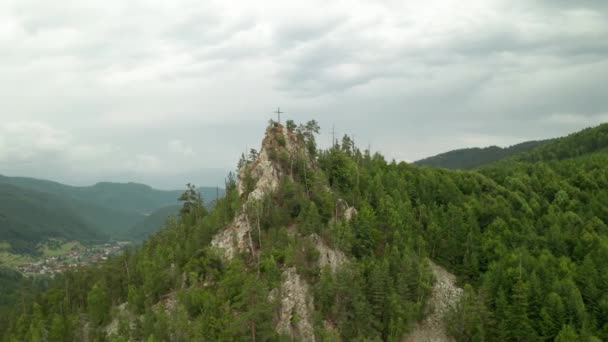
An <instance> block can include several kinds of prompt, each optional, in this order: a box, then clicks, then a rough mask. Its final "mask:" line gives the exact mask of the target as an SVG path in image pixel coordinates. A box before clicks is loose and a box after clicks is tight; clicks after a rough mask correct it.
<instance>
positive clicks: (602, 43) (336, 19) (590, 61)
mask: <svg viewBox="0 0 608 342" xmlns="http://www.w3.org/2000/svg"><path fill="white" fill-rule="evenodd" d="M607 4H608V2H607V1H602V0H600V1H584V0H581V1H566V0H563V1H561V0H545V1H541V0H538V1H536V0H527V1H518V0H505V1H501V0H497V1H490V0H468V1H461V0H452V1H446V0H441V1H437V0H424V1H406V0H402V1H392V0H389V1H379V0H373V1H372V0H369V1H367V0H363V1H358V0H357V1H355V0H345V1H341V0H336V1H316V0H308V1H299V2H295V1H293V2H292V1H288V2H285V1H275V0H273V1H241V2H240V3H239V2H237V1H206V0H179V1H177V0H172V1H161V0H137V1H125V0H103V1H81V0H62V1H44V0H38V1H33V0H3V1H2V4H0V173H2V174H6V175H20V176H34V177H42V178H49V179H53V180H57V181H61V182H66V183H69V184H89V183H94V182H96V181H99V180H111V181H138V182H146V183H149V184H151V185H153V186H156V187H160V188H182V187H183V186H182V184H184V183H186V182H188V181H191V182H194V183H196V184H197V185H214V184H216V183H218V182H219V180H221V179H222V177H223V174H224V172H226V171H227V170H232V169H234V168H235V165H236V162H237V160H238V156H239V155H240V153H241V152H242V151H244V150H245V149H246V148H251V147H254V148H257V147H259V143H260V140H261V136H262V134H263V129H264V127H265V125H266V124H267V121H268V119H269V118H270V117H271V115H272V111H273V110H275V108H276V107H277V106H281V108H282V109H283V110H284V111H285V112H286V114H284V115H285V116H286V117H289V118H292V119H294V120H295V121H307V120H309V119H312V118H315V119H317V120H318V121H319V122H320V123H321V125H322V128H323V130H322V134H321V136H320V137H319V139H320V142H321V144H322V145H327V144H329V142H330V140H331V135H330V131H331V127H332V126H333V125H335V127H336V131H337V132H338V133H339V134H344V133H348V134H349V135H353V136H354V137H355V140H356V141H357V143H358V144H360V145H362V146H365V147H367V146H368V145H371V147H372V150H379V151H381V152H382V153H383V154H385V155H386V156H387V158H389V159H392V158H394V159H397V160H407V161H413V160H418V159H421V158H423V157H427V156H430V155H433V154H437V153H440V152H444V151H447V150H450V149H454V148H460V147H471V146H487V145H492V144H496V145H499V146H505V145H509V144H513V143H517V142H520V141H525V140H530V139H540V138H547V137H554V136H559V135H564V134H567V133H569V132H572V131H575V130H578V129H581V128H583V127H587V126H592V125H596V124H598V123H600V122H606V121H608V96H607V95H608V92H607V89H608V86H607V85H606V77H607V76H608V5H607Z"/></svg>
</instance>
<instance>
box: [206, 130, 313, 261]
mask: <svg viewBox="0 0 608 342" xmlns="http://www.w3.org/2000/svg"><path fill="white" fill-rule="evenodd" d="M298 146H299V145H298V142H297V138H296V136H295V134H294V133H293V132H289V131H288V130H287V129H286V128H285V127H283V126H280V125H278V126H276V127H269V128H268V129H267V130H266V135H265V137H264V140H263V141H262V147H261V148H260V152H259V154H258V156H257V158H256V159H255V160H254V161H252V162H250V163H249V164H247V165H244V166H243V167H242V168H241V169H240V170H239V182H238V185H237V186H238V191H239V195H241V196H247V198H246V200H245V203H244V205H243V208H242V209H241V212H240V213H239V214H238V215H236V217H235V218H234V220H233V221H232V223H230V224H229V225H228V226H227V227H226V228H225V229H223V230H222V231H221V232H219V233H218V234H217V235H216V236H215V237H214V238H213V240H212V241H211V245H212V246H213V247H215V248H218V249H220V250H222V251H223V252H224V256H225V257H226V258H227V259H232V258H233V257H234V256H235V255H236V253H238V252H243V251H245V250H246V249H247V248H248V246H249V243H248V240H247V239H248V234H249V232H250V231H251V225H250V223H249V221H248V220H247V216H246V214H245V208H246V206H247V204H249V203H251V202H253V201H257V200H261V199H262V198H263V197H264V196H265V195H266V194H270V193H272V192H274V191H276V190H277V189H278V187H279V184H280V180H281V177H284V176H286V175H287V172H286V170H284V169H283V168H282V167H281V166H280V165H279V163H277V162H276V161H274V160H273V158H271V156H272V155H274V156H275V157H276V155H277V154H278V153H280V151H284V152H286V153H287V154H288V156H289V155H292V156H293V155H296V154H301V153H305V151H304V148H302V147H298ZM247 177H251V179H252V180H253V182H254V184H255V185H254V187H253V189H251V191H250V192H249V193H248V194H246V192H247V190H248V189H247V188H246V186H247V181H246V178H247Z"/></svg>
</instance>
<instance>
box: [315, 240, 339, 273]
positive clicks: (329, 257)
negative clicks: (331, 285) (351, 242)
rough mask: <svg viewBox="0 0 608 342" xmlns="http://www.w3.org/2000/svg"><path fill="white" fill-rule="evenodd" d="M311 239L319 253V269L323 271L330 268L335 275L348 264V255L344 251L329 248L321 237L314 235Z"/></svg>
mask: <svg viewBox="0 0 608 342" xmlns="http://www.w3.org/2000/svg"><path fill="white" fill-rule="evenodd" d="M310 238H311V239H312V241H313V243H314V244H315V246H316V247H317V251H318V252H319V267H320V268H321V269H324V268H325V267H329V269H330V270H331V271H332V272H333V273H336V271H337V270H338V269H339V268H340V266H342V265H344V264H345V263H346V262H347V258H346V255H344V253H342V251H339V250H336V249H333V248H331V247H329V246H328V245H327V244H326V243H325V241H323V239H321V237H319V235H317V234H312V235H311V236H310Z"/></svg>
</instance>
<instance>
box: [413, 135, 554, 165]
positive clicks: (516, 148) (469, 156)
mask: <svg viewBox="0 0 608 342" xmlns="http://www.w3.org/2000/svg"><path fill="white" fill-rule="evenodd" d="M549 142H550V140H542V141H527V142H523V143H520V144H517V145H513V146H509V147H498V146H490V147H484V148H478V147H475V148H464V149H458V150H454V151H449V152H446V153H441V154H438V155H436V156H433V157H429V158H425V159H422V160H418V161H416V162H414V164H416V165H420V166H433V167H444V168H447V169H474V168H478V167H481V166H483V165H487V164H490V163H493V162H496V161H498V160H501V159H503V158H506V157H509V156H512V155H515V154H518V153H522V152H526V151H529V150H531V149H533V148H535V147H537V146H540V145H543V144H546V143H549Z"/></svg>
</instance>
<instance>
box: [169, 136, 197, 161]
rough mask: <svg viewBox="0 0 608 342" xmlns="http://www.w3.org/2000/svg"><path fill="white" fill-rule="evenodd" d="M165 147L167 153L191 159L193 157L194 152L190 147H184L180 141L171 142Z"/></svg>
mask: <svg viewBox="0 0 608 342" xmlns="http://www.w3.org/2000/svg"><path fill="white" fill-rule="evenodd" d="M167 147H168V148H169V152H171V153H176V154H178V155H181V156H185V157H191V156H193V155H194V150H193V149H192V147H190V146H188V145H186V144H185V143H184V142H183V141H181V140H177V139H176V140H171V141H169V142H168V143H167Z"/></svg>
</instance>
